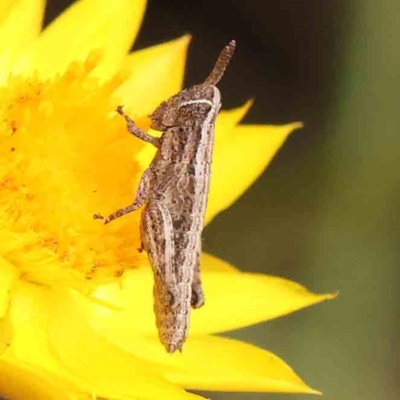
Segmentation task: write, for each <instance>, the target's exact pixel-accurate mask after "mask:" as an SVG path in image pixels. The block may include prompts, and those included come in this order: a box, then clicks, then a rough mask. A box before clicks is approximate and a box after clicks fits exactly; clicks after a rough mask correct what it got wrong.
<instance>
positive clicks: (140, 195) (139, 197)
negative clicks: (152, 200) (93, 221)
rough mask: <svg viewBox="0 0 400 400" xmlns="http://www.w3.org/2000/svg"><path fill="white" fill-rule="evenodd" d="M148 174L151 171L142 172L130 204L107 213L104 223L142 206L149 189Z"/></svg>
mask: <svg viewBox="0 0 400 400" xmlns="http://www.w3.org/2000/svg"><path fill="white" fill-rule="evenodd" d="M150 174H151V171H150V170H149V169H147V170H146V171H145V172H144V174H143V175H142V178H141V180H140V183H139V188H138V191H137V193H136V197H135V200H134V201H133V203H132V204H130V205H129V206H127V207H123V208H120V209H119V210H117V211H115V212H113V213H112V214H111V215H109V216H108V217H107V218H106V219H105V221H104V223H105V224H108V223H109V222H111V221H113V220H114V219H116V218H120V217H122V216H123V215H125V214H128V213H131V212H132V211H136V210H137V209H138V208H140V207H142V205H143V204H144V203H145V202H146V200H147V197H148V194H149V189H150ZM97 218H99V215H98V214H97Z"/></svg>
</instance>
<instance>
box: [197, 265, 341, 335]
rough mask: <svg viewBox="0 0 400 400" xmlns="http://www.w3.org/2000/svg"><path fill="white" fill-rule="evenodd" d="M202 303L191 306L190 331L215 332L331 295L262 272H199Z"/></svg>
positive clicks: (308, 303) (318, 300) (302, 305)
mask: <svg viewBox="0 0 400 400" xmlns="http://www.w3.org/2000/svg"><path fill="white" fill-rule="evenodd" d="M203 286H204V292H205V296H206V304H205V306H204V307H202V308H200V309H198V310H194V311H193V313H192V321H191V327H190V332H191V334H192V335H196V334H204V333H216V332H222V331H228V330H232V329H237V328H242V327H245V326H248V325H252V324H256V323H259V322H262V321H268V320H271V319H274V318H277V317H280V316H283V315H287V314H289V313H292V312H294V311H297V310H300V309H302V308H305V307H309V306H311V305H313V304H316V303H319V302H321V301H324V300H327V299H331V298H332V297H334V296H335V295H332V294H314V293H311V292H309V291H308V290H307V289H306V288H304V287H303V286H301V285H299V284H297V283H295V282H291V281H288V280H286V279H283V278H278V277H274V276H268V275H262V274H250V273H243V272H242V273H224V272H207V273H205V274H203Z"/></svg>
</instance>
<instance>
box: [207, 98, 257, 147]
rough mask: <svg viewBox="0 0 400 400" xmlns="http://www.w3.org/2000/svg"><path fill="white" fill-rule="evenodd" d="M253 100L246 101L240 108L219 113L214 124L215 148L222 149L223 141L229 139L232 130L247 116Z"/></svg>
mask: <svg viewBox="0 0 400 400" xmlns="http://www.w3.org/2000/svg"><path fill="white" fill-rule="evenodd" d="M252 105H253V100H248V101H246V103H244V104H243V105H242V106H240V107H237V108H233V109H232V110H223V111H221V112H220V113H219V115H218V118H217V121H216V123H215V132H216V133H215V146H216V147H220V148H223V146H224V144H223V143H225V142H224V141H225V140H226V139H228V138H230V137H231V134H232V131H233V129H234V128H235V127H236V125H237V124H238V123H239V122H240V121H241V120H242V118H243V117H244V116H245V115H246V114H247V112H248V111H249V109H250V107H251V106H252Z"/></svg>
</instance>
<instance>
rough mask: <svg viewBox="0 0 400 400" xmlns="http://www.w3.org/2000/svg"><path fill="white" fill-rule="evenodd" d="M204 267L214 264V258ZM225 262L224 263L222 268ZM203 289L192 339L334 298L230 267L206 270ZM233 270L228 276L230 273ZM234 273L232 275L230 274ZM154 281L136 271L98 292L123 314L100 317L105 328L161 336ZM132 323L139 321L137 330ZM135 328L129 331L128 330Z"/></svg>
mask: <svg viewBox="0 0 400 400" xmlns="http://www.w3.org/2000/svg"><path fill="white" fill-rule="evenodd" d="M204 261H205V264H207V263H208V262H210V263H213V262H214V259H213V257H211V256H208V257H205V258H204ZM222 264H223V261H222V260H220V261H219V265H220V266H221V265H222ZM203 266H204V273H203V285H204V292H205V295H206V305H205V306H204V307H202V308H200V309H198V310H193V312H192V320H191V327H190V334H191V335H202V334H208V333H216V332H222V331H227V330H232V329H237V328H242V327H245V326H248V325H251V324H255V323H258V322H262V321H267V320H270V319H273V318H277V317H280V316H283V315H286V314H289V313H291V312H294V311H297V310H299V309H301V308H305V307H308V306H311V305H313V304H316V303H319V302H321V301H324V300H327V299H331V298H333V297H334V296H335V295H334V294H322V295H319V294H314V293H311V292H309V291H308V290H307V289H306V288H304V287H303V286H301V285H299V284H297V283H294V282H291V281H288V280H286V279H283V278H278V277H272V276H268V275H261V274H249V273H243V272H239V271H236V270H233V269H232V268H231V267H229V266H228V265H227V269H226V270H225V271H223V269H222V268H221V267H220V268H219V270H218V271H212V267H210V266H208V265H204V264H203ZM222 271H223V272H222ZM227 271H229V272H227ZM231 271H233V272H231ZM152 286H153V277H152V273H151V271H150V270H149V269H145V268H143V269H140V270H137V271H133V272H131V273H130V274H129V275H128V276H127V277H126V278H125V279H124V280H123V282H122V290H121V288H120V287H118V285H117V284H109V285H104V286H101V287H99V288H98V290H97V291H96V292H95V294H94V295H95V296H96V297H98V298H99V299H100V300H102V301H104V302H109V303H111V304H116V305H118V306H119V307H120V310H121V311H119V312H116V313H115V312H114V313H109V314H108V315H105V314H104V315H101V316H98V317H97V318H104V320H103V322H101V321H98V324H99V326H100V325H109V326H111V325H112V326H113V327H114V328H115V329H116V330H118V329H120V330H123V329H128V330H131V333H130V334H131V335H132V334H134V332H137V333H138V332H142V334H150V335H156V326H155V320H154V313H153V300H152ZM132 321H136V324H135V325H134V326H133V325H132ZM129 326H130V327H129Z"/></svg>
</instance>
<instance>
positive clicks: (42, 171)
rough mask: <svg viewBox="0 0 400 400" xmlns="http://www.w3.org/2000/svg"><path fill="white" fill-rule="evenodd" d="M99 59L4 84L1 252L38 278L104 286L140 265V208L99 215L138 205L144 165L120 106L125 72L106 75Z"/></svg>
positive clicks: (0, 90)
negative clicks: (114, 217)
mask: <svg viewBox="0 0 400 400" xmlns="http://www.w3.org/2000/svg"><path fill="white" fill-rule="evenodd" d="M98 62H99V56H98V54H92V55H91V56H89V57H88V59H87V60H86V61H85V62H76V63H73V64H72V65H71V66H70V67H69V68H68V69H67V71H66V72H65V73H64V74H63V75H59V76H56V77H53V78H51V79H48V80H41V79H40V78H39V77H38V76H35V75H32V76H30V77H22V76H10V77H9V78H8V81H7V84H6V85H5V86H3V87H0V187H1V194H2V195H1V198H0V203H1V204H0V227H1V229H0V256H1V257H3V258H4V259H5V260H7V261H8V262H9V263H10V264H11V265H13V266H14V267H15V268H16V269H17V270H18V271H19V273H20V275H21V277H22V278H24V279H26V280H28V281H31V282H37V283H41V284H54V283H59V282H63V283H65V284H68V285H72V286H75V287H82V285H83V286H85V285H87V284H89V285H90V283H91V282H93V283H95V284H96V285H98V284H100V283H105V282H107V281H109V280H111V279H114V278H115V277H118V276H120V275H121V274H123V273H124V272H125V271H126V270H127V269H131V268H134V267H135V265H138V264H139V257H140V255H139V254H138V252H137V248H138V247H140V240H139V228H138V221H139V215H138V214H139V213H133V214H132V215H128V216H126V217H125V218H123V219H121V221H116V222H115V223H113V224H110V225H107V226H105V225H103V224H102V222H101V221H99V220H96V219H94V218H93V215H94V214H95V213H96V212H100V213H103V214H107V213H110V212H112V211H115V209H117V208H120V207H122V206H124V205H127V204H130V203H131V202H132V196H133V194H134V193H135V188H136V187H137V184H138V179H139V178H140V176H141V174H142V173H143V170H142V169H141V167H140V165H139V163H138V162H137V161H136V159H135V154H137V153H138V152H139V150H140V149H141V147H142V143H141V142H140V141H139V140H137V139H135V138H133V137H132V136H131V135H129V134H128V133H127V131H126V129H125V123H124V121H123V120H122V118H120V117H119V116H118V115H117V114H116V113H115V112H114V110H115V108H116V107H117V105H119V103H118V99H117V98H115V97H113V92H114V91H115V90H116V89H117V88H118V86H119V85H120V84H121V80H122V78H121V76H119V77H118V76H117V77H116V78H114V79H113V80H111V81H108V82H103V83H100V82H99V80H98V79H97V78H96V77H92V72H93V70H94V69H95V67H96V65H97V63H98ZM110 249H112V250H110Z"/></svg>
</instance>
